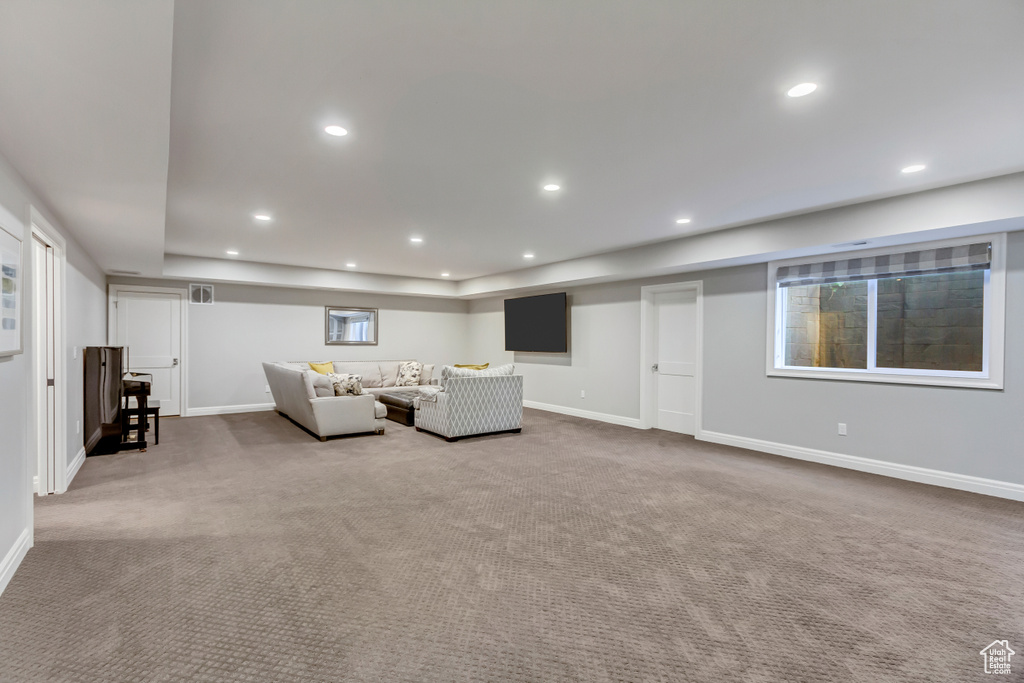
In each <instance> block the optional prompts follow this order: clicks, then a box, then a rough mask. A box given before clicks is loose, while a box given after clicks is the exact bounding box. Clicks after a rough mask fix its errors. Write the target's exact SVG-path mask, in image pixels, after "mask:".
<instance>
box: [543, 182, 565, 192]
mask: <svg viewBox="0 0 1024 683" xmlns="http://www.w3.org/2000/svg"><path fill="white" fill-rule="evenodd" d="M544 189H545V190H547V191H548V192H557V191H558V190H561V189H562V188H561V186H560V185H555V184H554V183H548V184H547V185H545V186H544Z"/></svg>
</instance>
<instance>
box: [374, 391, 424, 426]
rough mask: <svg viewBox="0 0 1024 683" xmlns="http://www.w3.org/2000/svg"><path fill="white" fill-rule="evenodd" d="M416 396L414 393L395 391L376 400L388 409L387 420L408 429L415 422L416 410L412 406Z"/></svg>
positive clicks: (381, 395)
mask: <svg viewBox="0 0 1024 683" xmlns="http://www.w3.org/2000/svg"><path fill="white" fill-rule="evenodd" d="M416 396H417V392H415V391H396V392H394V393H393V394H380V395H379V396H377V400H378V401H380V402H381V403H383V404H384V405H385V406H386V407H387V409H388V419H389V420H393V421H395V422H398V423H400V424H404V425H409V426H410V427H412V426H413V424H414V423H415V421H416V410H415V409H414V408H413V406H412V402H413V399H415V398H416Z"/></svg>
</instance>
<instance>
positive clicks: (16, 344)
mask: <svg viewBox="0 0 1024 683" xmlns="http://www.w3.org/2000/svg"><path fill="white" fill-rule="evenodd" d="M21 273H22V256H21V240H20V239H18V238H17V237H15V236H14V235H12V234H11V233H9V232H7V230H5V229H4V227H3V226H2V225H0V284H2V287H0V356H13V355H14V354H16V353H21V352H22V346H21V336H22V335H21V325H22V322H21V318H22V316H21V306H22V296H21V289H22V285H23V279H22V276H21Z"/></svg>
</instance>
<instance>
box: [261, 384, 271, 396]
mask: <svg viewBox="0 0 1024 683" xmlns="http://www.w3.org/2000/svg"><path fill="white" fill-rule="evenodd" d="M263 393H265V394H269V393H270V385H269V384H268V385H266V387H265V388H264V389H263Z"/></svg>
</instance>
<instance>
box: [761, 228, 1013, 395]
mask: <svg viewBox="0 0 1024 683" xmlns="http://www.w3.org/2000/svg"><path fill="white" fill-rule="evenodd" d="M1005 244H1006V236H1005V234H1000V235H989V236H984V237H975V238H971V239H967V240H957V241H945V242H932V243H928V244H919V245H914V246H905V247H899V248H893V247H890V248H888V249H874V250H867V251H858V252H844V253H843V254H842V258H837V259H834V260H830V261H823V260H821V257H819V258H818V259H817V260H809V259H802V260H789V261H775V262H772V263H769V264H768V288H769V293H770V294H771V295H770V296H769V297H768V308H769V311H768V320H769V329H768V374H769V375H780V376H791V377H811V378H817V379H839V380H854V381H869V382H894V383H909V384H931V385H946V386H966V387H979V388H988V389H1001V388H1002V384H1003V327H1004V321H1003V300H1004V295H1005V285H1004V282H1005V281H1004V266H1003V264H1004V263H1005V253H1004V250H1005Z"/></svg>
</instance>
